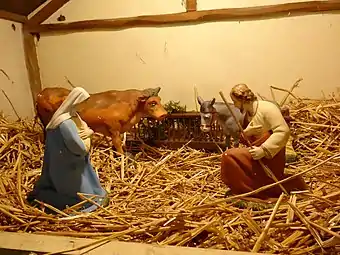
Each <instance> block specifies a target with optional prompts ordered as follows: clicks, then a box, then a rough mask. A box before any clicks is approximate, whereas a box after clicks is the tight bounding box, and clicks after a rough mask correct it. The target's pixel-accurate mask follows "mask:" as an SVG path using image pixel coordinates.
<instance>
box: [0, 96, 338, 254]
mask: <svg viewBox="0 0 340 255" xmlns="http://www.w3.org/2000/svg"><path fill="white" fill-rule="evenodd" d="M319 105H324V106H319ZM292 109H293V110H292V115H293V117H294V121H293V122H292V124H293V130H294V135H295V136H296V140H295V142H294V143H295V144H294V146H295V147H296V151H297V152H298V154H299V156H300V158H299V161H298V162H297V163H294V164H290V165H289V167H288V171H289V172H292V173H295V174H296V173H299V172H302V171H305V174H304V175H303V176H304V178H305V180H306V181H307V183H308V184H309V185H310V187H311V192H312V193H295V194H292V195H291V196H290V197H285V196H282V197H280V198H279V199H278V200H277V201H273V202H272V203H271V204H264V203H255V202H256V201H255V200H254V199H250V198H246V197H243V198H242V196H238V197H239V198H236V199H235V197H234V199H232V198H225V197H224V195H225V193H226V191H227V188H226V187H225V185H223V184H222V183H221V181H220V177H219V171H220V169H219V163H220V162H219V157H220V156H219V155H218V154H207V153H203V152H200V151H196V150H193V149H190V148H187V147H184V148H181V149H180V150H178V151H168V150H156V149H150V148H149V150H148V148H145V150H144V152H143V153H142V154H141V155H139V158H137V161H138V163H137V164H136V168H134V167H133V164H130V165H129V167H128V168H127V167H126V162H124V161H122V160H121V159H120V158H117V157H115V158H114V155H113V152H112V150H111V149H110V148H107V146H105V145H103V144H100V143H94V147H93V149H92V150H93V151H92V154H91V155H92V156H91V157H92V161H93V164H94V166H95V167H96V169H97V170H98V174H99V176H100V179H101V182H102V183H103V184H104V186H105V187H106V189H107V190H109V191H110V205H109V207H107V208H104V209H103V208H101V209H98V211H96V212H95V213H92V214H90V215H89V214H86V215H84V214H83V215H76V216H70V215H69V214H68V213H69V212H68V213H66V212H58V214H57V215H56V216H52V215H49V214H46V213H44V212H43V211H42V210H39V209H36V208H32V207H30V206H28V205H27V204H26V203H25V196H26V194H27V193H28V192H29V191H30V190H31V189H32V187H33V184H34V183H35V181H36V180H37V178H38V176H39V173H40V168H41V163H42V156H43V145H42V143H41V142H40V141H39V139H38V137H39V135H40V133H41V129H40V127H38V126H36V127H35V128H34V130H33V129H32V126H33V121H32V122H16V123H9V122H8V121H6V120H5V119H4V118H1V119H0V133H1V135H0V222H1V226H0V230H2V231H14V232H19V231H20V232H33V233H45V234H53V235H67V236H74V237H90V238H94V239H97V240H95V243H93V245H94V246H96V245H101V244H104V242H105V241H107V240H110V239H118V240H123V241H137V242H144V243H158V244H162V245H178V246H194V247H203V248H215V249H228V250H237V251H240V250H242V251H252V250H253V251H261V252H268V253H280V254H285V253H289V254H296V255H297V254H306V253H309V252H312V253H313V254H317V253H318V252H320V251H321V250H322V249H324V250H326V251H328V252H329V254H332V253H333V252H334V254H335V252H336V251H335V250H336V248H337V247H336V245H339V243H340V240H339V237H340V235H339V229H340V224H339V222H340V216H339V211H340V210H339V209H340V185H339V178H340V154H339V152H340V150H339V144H340V143H339V135H340V103H334V102H333V103H330V102H320V101H319V102H314V101H308V100H307V101H297V102H295V103H294V104H292ZM311 123H312V124H311ZM328 125H331V127H328ZM325 161H326V162H325ZM122 162H123V167H122ZM311 167H312V169H311ZM122 169H124V171H123V170H122ZM309 169H311V170H309ZM247 201H248V202H247ZM249 201H252V202H249ZM254 201H255V202H254ZM45 206H48V205H45ZM73 213H74V212H73ZM94 246H91V247H76V248H75V249H80V248H83V249H84V250H86V249H92V248H93V247H94ZM321 247H323V248H321ZM56 252H59V251H56Z"/></svg>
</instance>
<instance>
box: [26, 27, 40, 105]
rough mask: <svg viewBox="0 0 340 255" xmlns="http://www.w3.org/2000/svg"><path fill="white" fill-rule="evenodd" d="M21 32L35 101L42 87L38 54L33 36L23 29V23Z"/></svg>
mask: <svg viewBox="0 0 340 255" xmlns="http://www.w3.org/2000/svg"><path fill="white" fill-rule="evenodd" d="M22 33H23V43H24V52H25V62H26V69H27V72H28V79H29V83H30V87H31V93H32V98H33V103H35V100H36V98H37V95H38V93H39V92H40V91H41V89H42V85H41V78H40V68H39V63H38V56H37V51H36V47H35V43H34V36H33V35H32V34H31V33H30V32H28V31H27V30H26V29H25V25H23V29H22Z"/></svg>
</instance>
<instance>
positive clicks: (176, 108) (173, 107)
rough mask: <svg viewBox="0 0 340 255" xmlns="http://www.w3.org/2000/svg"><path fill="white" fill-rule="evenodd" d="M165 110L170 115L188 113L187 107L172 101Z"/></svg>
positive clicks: (166, 105) (165, 106)
mask: <svg viewBox="0 0 340 255" xmlns="http://www.w3.org/2000/svg"><path fill="white" fill-rule="evenodd" d="M164 109H165V110H166V111H167V112H168V113H183V112H186V110H187V107H186V106H185V105H184V106H181V105H180V102H179V101H172V100H170V101H169V102H167V103H166V104H165V105H164Z"/></svg>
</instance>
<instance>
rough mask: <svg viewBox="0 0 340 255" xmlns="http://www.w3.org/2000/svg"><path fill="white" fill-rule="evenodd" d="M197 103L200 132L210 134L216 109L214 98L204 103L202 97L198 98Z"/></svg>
mask: <svg viewBox="0 0 340 255" xmlns="http://www.w3.org/2000/svg"><path fill="white" fill-rule="evenodd" d="M197 101H198V103H199V104H200V115H201V131H203V132H210V129H211V125H212V123H213V122H214V115H215V113H216V109H215V108H214V104H215V98H213V99H212V100H211V101H204V100H203V98H202V97H200V96H198V97H197Z"/></svg>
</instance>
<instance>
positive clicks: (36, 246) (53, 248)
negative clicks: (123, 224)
mask: <svg viewBox="0 0 340 255" xmlns="http://www.w3.org/2000/svg"><path fill="white" fill-rule="evenodd" d="M97 240H98V239H97ZM93 241H95V240H93V239H88V238H75V237H65V236H53V235H46V234H44V235H42V234H41V235H39V234H28V233H12V232H0V248H2V249H12V250H20V251H32V252H42V253H50V252H58V251H62V250H66V249H72V248H76V247H79V246H82V245H87V244H90V243H92V242H93ZM61 254H79V251H75V252H70V253H61ZM86 254H88V255H102V254H117V255H118V254H119V255H131V254H139V255H150V254H154V255H170V254H171V255H175V254H181V255H207V254H209V255H256V254H258V255H264V254H265V253H250V252H240V251H226V250H218V249H203V248H189V247H178V246H167V245H155V244H143V243H133V242H120V241H111V242H109V243H107V244H105V245H103V246H100V247H97V248H96V249H92V250H90V251H89V252H87V253H86Z"/></svg>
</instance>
